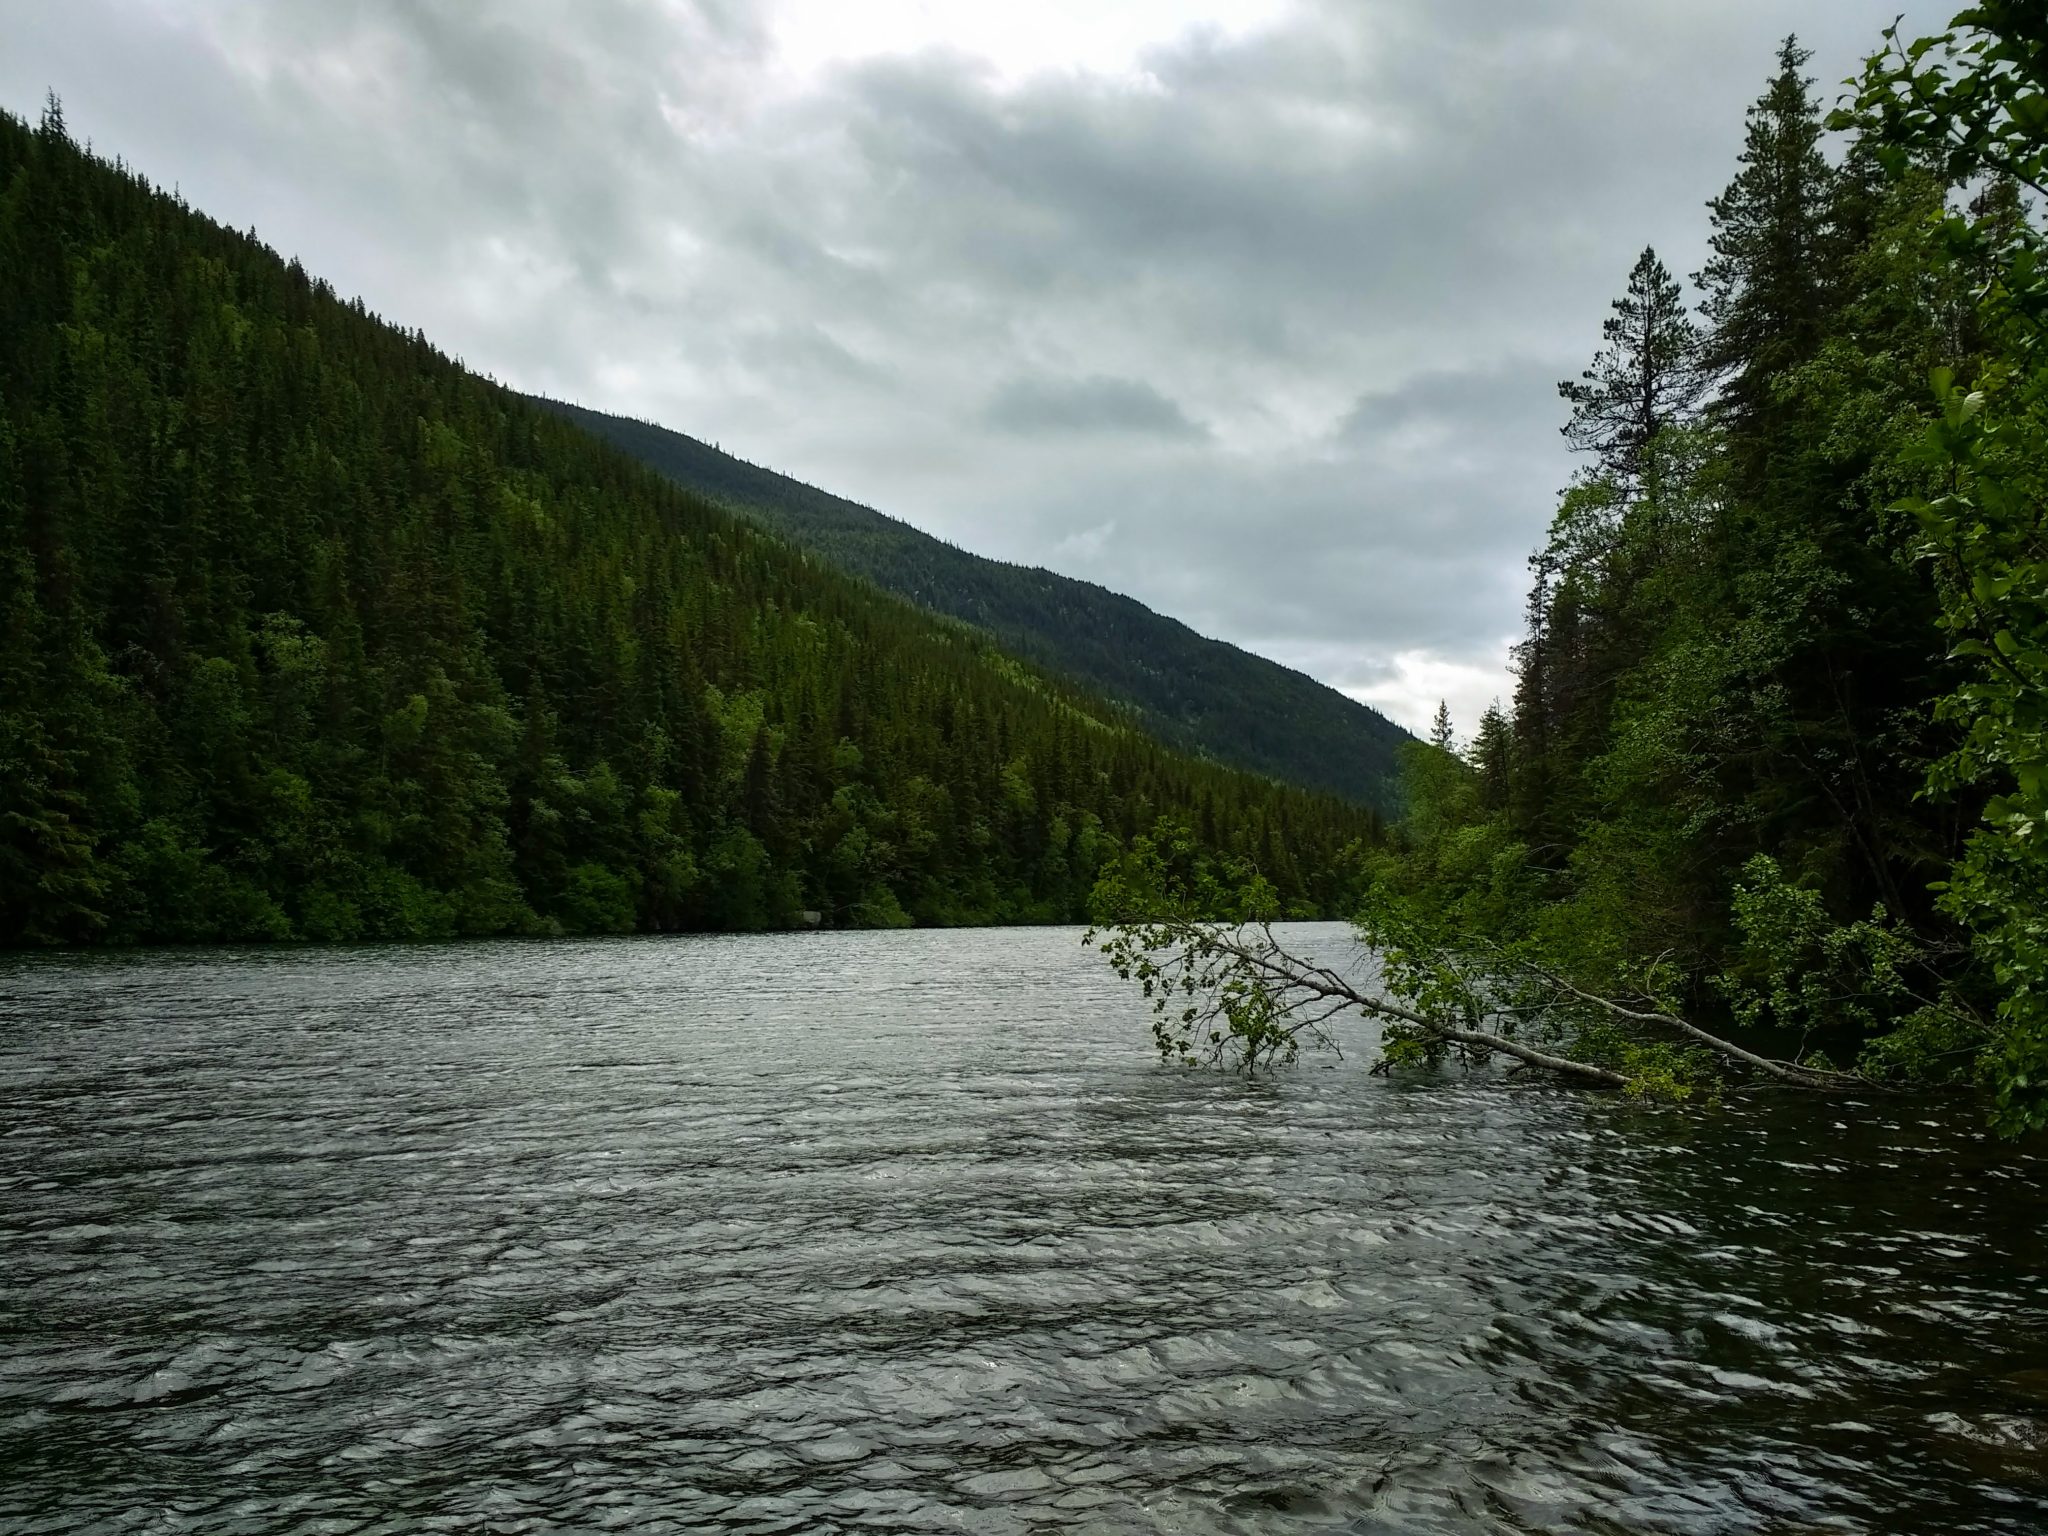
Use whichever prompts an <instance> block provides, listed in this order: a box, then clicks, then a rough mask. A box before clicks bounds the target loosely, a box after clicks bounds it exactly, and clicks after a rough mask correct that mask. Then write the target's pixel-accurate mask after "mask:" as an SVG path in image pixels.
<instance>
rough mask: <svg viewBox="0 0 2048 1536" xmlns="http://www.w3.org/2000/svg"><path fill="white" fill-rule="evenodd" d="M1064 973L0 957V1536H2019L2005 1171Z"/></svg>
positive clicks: (873, 951)
mask: <svg viewBox="0 0 2048 1536" xmlns="http://www.w3.org/2000/svg"><path fill="white" fill-rule="evenodd" d="M1077 939H1078V934H1077V933H1076V932H1075V931H1073V930H1055V931H1046V930H1039V931H1010V932H971V933H911V934H807V935H791V936H777V937H765V938H747V939H719V938H691V939H669V940H661V939H639V940H618V941H601V942H600V941H593V942H564V943H552V944H489V945H472V946H452V947H441V948H425V949H407V948H394V949H375V950H354V951H339V952H313V951H284V952H237V953H224V952H207V953H158V954H141V955H126V956H105V957H84V958H80V957H41V958H28V959H17V960H14V961H9V962H6V964H5V967H4V968H0V1094H4V1098H0V1104H4V1113H0V1258H4V1268H0V1531H6V1532H58V1531H64V1532H80V1531H97V1532H117V1531H118V1532H151V1533H158V1532H179V1531H193V1532H206V1533H209V1536H211V1533H225V1532H242V1531H247V1532H257V1531H262V1532H275V1531H284V1530H292V1531H308V1532H313V1531H335V1532H341V1531H349V1532H357V1531H364V1532H367V1531H391V1532H417V1531H437V1530H438V1531H460V1532H477V1531H493V1532H540V1531H613V1530H626V1531H634V1532H655V1531H674V1532H683V1531H689V1532H705V1531H732V1532H740V1531H749V1532H753V1531H759V1532H771V1531H776V1532H779V1531H788V1532H799V1531H802V1532H810V1531H883V1532H897V1531H925V1530H970V1531H976V1532H1010V1531H1017V1532H1021V1531H1042V1530H1076V1531H1084V1530H1085V1531H1103V1532H1112V1531H1203V1532H1208V1531H1261V1532H1269V1531H1270V1532H1279V1531H1286V1532H1311V1531H1314V1532H1321V1531H1369V1532H1403V1533H1414V1532H1509V1531H1584V1532H1602V1533H1622V1532H1627V1533H1644V1532H1687V1533H1717V1536H1718V1533H1724V1532H1786V1533H1791V1532H1795V1531H1797V1532H1805V1531H1840V1532H1871V1533H1891V1532H1901V1531H1936V1530H1939V1531H1945V1532H2014V1533H2018V1532H2036V1531H2040V1530H2043V1529H2048V1223H2044V1216H2048V1188H2044V1181H2043V1166H2044V1165H2043V1161H2042V1160H2041V1159H2040V1158H2039V1157H2036V1156H2027V1155H2017V1156H2016V1155H2014V1154H2013V1153H2012V1152H2010V1151H2009V1150H2008V1149H2003V1148H1999V1147H1996V1146H1994V1145H1992V1144H1989V1143H1987V1142H1985V1141H1984V1140H1983V1139H1982V1138H1981V1137H1979V1136H1978V1135H1977V1134H1976V1132H1975V1129H1974V1126H1972V1125H1971V1124H1969V1123H1968V1121H1967V1119H1966V1118H1961V1117H1958V1116H1955V1115H1951V1114H1949V1113H1948V1112H1947V1111H1942V1112H1939V1113H1936V1112H1932V1111H1929V1110H1928V1109H1927V1108H1926V1107H1925V1106H1906V1107H1902V1108H1896V1109H1894V1108H1893V1107H1891V1106H1880V1107H1863V1108H1846V1109H1841V1110H1839V1111H1837V1110H1834V1109H1832V1108H1828V1109H1823V1110H1821V1111H1820V1112H1819V1113H1815V1112H1814V1110H1813V1107H1812V1105H1811V1104H1810V1103H1807V1102H1786V1101H1768V1102H1752V1103H1746V1104H1741V1103H1739V1104H1737V1105H1735V1106H1733V1107H1731V1108H1730V1109H1728V1110H1726V1111H1724V1112H1723V1113H1720V1114H1716V1115H1687V1114H1680V1113H1677V1112H1672V1111H1660V1110H1654V1109H1645V1108H1641V1107H1637V1106H1632V1105H1630V1104H1628V1103H1626V1102H1624V1101H1622V1100H1620V1099H1617V1098H1614V1097H1599V1096H1587V1095H1584V1094H1580V1093H1577V1092H1574V1091H1569V1090H1560V1089H1555V1088H1550V1087H1545V1086H1542V1085H1536V1084H1529V1083H1510V1082H1505V1081H1503V1080H1501V1079H1499V1078H1496V1077H1491V1076H1487V1077H1467V1076H1463V1075H1461V1074H1459V1073H1457V1072H1456V1071H1451V1072H1448V1073H1447V1074H1446V1075H1444V1076H1442V1077H1440V1078H1437V1079H1433V1080H1416V1079H1408V1080H1400V1079H1397V1080H1393V1081H1388V1080H1386V1079H1379V1078H1373V1077H1370V1076H1368V1075H1367V1074H1366V1071H1365V1063H1364V1061H1362V1060H1360V1059H1359V1057H1360V1055H1361V1053H1358V1052H1353V1053H1352V1058H1351V1059H1349V1060H1347V1061H1344V1062H1342V1063H1329V1062H1320V1061H1319V1062H1311V1063H1309V1064H1306V1065H1304V1066H1303V1067H1302V1068H1300V1069H1298V1070H1296V1071H1293V1072H1290V1073H1283V1074H1282V1075H1280V1076H1279V1077H1278V1078H1276V1079H1274V1080H1271V1081H1263V1082H1245V1081H1243V1080H1240V1079H1235V1078H1229V1077H1222V1076H1217V1075H1214V1074H1211V1073H1207V1072H1200V1071H1195V1072H1189V1071H1180V1070H1170V1069H1165V1068H1161V1067H1159V1066H1157V1065H1155V1064H1154V1062H1153V1060H1152V1059H1151V1057H1150V1054H1149V1051H1148V1049H1147V1037H1146V1035H1145V1033H1144V1029H1143V1022H1142V1018H1141V1015H1140V1014H1139V1012H1138V1005H1137V1004H1136V1002H1135V1000H1134V999H1133V998H1132V997H1130V996H1128V995H1126V994H1125V992H1124V991H1123V990H1121V988H1120V987H1119V985H1118V984H1117V983H1116V982H1115V980H1114V979H1113V978H1111V977H1109V976H1108V975H1107V974H1106V972H1104V970H1103V969H1102V967H1101V963H1100V961H1099V960H1098V959H1096V958H1095V957H1094V956H1092V955H1090V954H1088V953H1087V952H1085V951H1083V950H1082V949H1081V948H1080V947H1079V945H1078V942H1077ZM1315 939H1316V943H1317V944H1318V945H1319V946H1320V947H1321V948H1322V949H1323V951H1324V952H1325V953H1326V954H1334V953H1335V952H1336V951H1337V950H1338V949H1339V948H1340V947H1342V943H1343V941H1342V935H1341V930H1338V929H1334V928H1332V929H1327V930H1322V931H1320V932H1318V933H1317V934H1316V935H1315Z"/></svg>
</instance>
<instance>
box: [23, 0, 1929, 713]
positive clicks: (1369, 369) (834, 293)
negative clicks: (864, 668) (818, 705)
mask: <svg viewBox="0 0 2048 1536" xmlns="http://www.w3.org/2000/svg"><path fill="white" fill-rule="evenodd" d="M1898 8H1899V6H1898V0H1802V3H1786V0H1776V3H1766V0H1715V3H1713V4H1711V5H1705V4H1699V3H1696V0H1547V3H1542V4H1537V3H1532V0H1438V3H1430V4H1422V3H1418V0H1187V3H1176V0H1128V3H1124V4H1118V3H1117V0H1043V3H1042V4H1039V5H1034V6H998V5H994V4H991V3H989V0H876V3H873V4H866V5H864V4H862V3H860V0H838V3H832V0H780V3H778V0H696V3H680V4H678V3H668V4H653V3H642V4H635V3H627V0H578V3H575V4H573V5H572V4H569V3H566V0H564V3H557V4H542V3H538V0H513V3H506V0H499V3H493V4H491V5H489V6H482V5H475V4H471V3H468V0H459V3H458V0H436V3H416V0H361V3H346V0H335V3H332V4H319V5H298V4H289V5H277V4H264V3H250V0H64V3H61V4H33V3H30V4H20V5H15V6H11V7H9V11H8V15H7V17H6V20H5V22H4V25H0V105H5V106H6V107H8V108H9V109H10V110H12V111H15V112H17V113H21V114H32V113H33V112H34V111H35V110H36V108H37V107H38V106H39V104H40V102H41V99H42V95H43V92H44V90H45V89H46V88H48V89H55V90H56V91H58V92H59V93H60V94H61V95H62V96H63V98H64V101H65V108H66V115H67V117H68V118H69V121H70V124H71V127H72V131H73V132H74V133H76V134H78V135H79V136H81V137H89V138H91V139H92V140H93V141H94V143H95V144H96V145H97V146H98V147H99V148H100V149H102V150H103V151H106V152H109V153H117V154H119V155H121V156H122V157H124V158H125V159H127V160H128V161H129V162H130V163H131V164H133V165H134V166H136V167H137V168H138V169H140V170H142V171H143V172H145V173H146V174H148V175H150V176H151V177H153V178H154V179H156V180H158V181H159V182H161V183H163V184H166V185H172V184H175V185H177V186H178V187H180V189H181V190H182V191H183V192H184V194H185V196H186V197H187V198H188V199H189V200H190V201H191V202H193V203H194V204H195V205H197V206H199V207H201V208H203V209H205V210H206V211H208V212H210V213H213V214H214V215H216V216H218V217H220V218H222V219H224V220H226V221H228V222H231V223H233V224H236V225H238V226H242V227H248V226H252V225H253V226H254V227H255V228H256V230H257V232H258V233H259V234H260V235H262V236H263V237H264V238H265V239H266V240H268V241H269V242H270V243H272V244H273V245H276V246H277V247H279V248H280V249H282V250H284V251H286V252H288V253H290V254H295V255H297V256H299V257H300V258H301V259H303V260H304V262H305V263H306V265H307V266H308V267H309V268H311V269H312V270H314V271H316V272H318V273H321V274H323V275H325V276H327V277H328V278H330V279H331V280H333V281H334V282H335V284H336V285H337V286H338V287H339V288H340V289H342V291H343V292H345V293H360V294H362V295H363V296H364V298H365V299H366V300H367V302H368V303H369V304H370V305H371V307H372V308H374V309H375V310H377V311H378V312H379V313H381V314H383V315H385V316H386V317H388V318H390V319H392V320H394V321H396V322H398V323H400V324H403V325H406V326H408V327H410V326H419V327H421V328H423V329H425V330H426V331H427V333H428V334H429V335H430V336H431V337H432V338H433V339H434V340H436V341H437V342H439V343H440V344H441V345H443V346H444V347H446V348H447V349H449V350H450V351H452V352H454V353H456V354H457V355H459V356H461V357H463V358H464V359H465V360H466V361H468V362H469V363H470V364H471V365H472V366H474V367H477V368H479V369H482V370H484V371H486V372H489V373H491V374H493V375H495V376H496V377H498V378H500V379H503V380H505V381H507V382H509V383H512V384H515V385H518V386H520V387H522V388H526V389H531V390H537V391H543V392H546V393H550V394H555V395H559V396H562V397H564V398H568V399H572V400H577V401H581V402H582V403H584V404H586V405H593V406H598V407H601V408H605V409H610V410H617V411H623V412H628V413H630V414H632V415H635V416H641V417H649V418H652V419H654V420H657V421H660V422H662V423H664V424H666V425H669V426H672V427H675V428H677V429H679V430H682V431H685V432H689V433H691V434H693V435H695V436H698V437H702V438H706V439H709V440H713V441H717V442H719V443H722V444H723V445H724V446H725V447H727V448H728V449H731V450H733V451H735V452H738V453H740V454H742V455H744V456H745V457H747V458H749V459H752V460H754V461H755V462H757V463H765V464H769V465H772V466H774V467H775V468H778V469H782V470H785V471H787V472H789V473H791V474H795V475H797V476H799V477H801V478H802V479H805V480H808V481H811V482H812V483H814V484H818V485H822V486H825V487H827V488H828V489H832V490H836V491H839V492H841V493H843V494H846V495H849V496H852V497H855V498H856V499H859V500H862V501H865V502H868V503H870V504H872V505H874V506H876V507H879V508H880V509H882V510H883V511H886V512H889V513H892V514H894V515H896V516H899V517H903V518H906V519H908V520H909V521H910V522H912V523H915V524H917V525H918V526H920V527H922V528H926V529H928V530H930V531H932V532H934V533H937V534H940V535H942V536H943V537H945V538H948V539H951V540H952V541H954V542H955V543H958V544H961V545H963V546H965V547H967V548H969V549H973V550H976V551H979V552H982V553H985V554H990V555H995V556H999V557H1001V558H1004V559H1010V560H1020V561H1026V562H1030V563H1033V564H1042V565H1048V566H1051V567H1053V568H1054V569H1056V570H1060V571H1064V572H1066V573H1068V574H1070V575H1074V576H1081V577H1086V578H1088V579H1091V580H1095V581H1099V582H1102V583H1104V584H1105V585H1108V586H1112V587H1116V588H1119V589H1121V590H1124V591H1127V592H1130V593H1131V594H1132V595H1134V596H1136V597H1138V598H1139V599H1141V600H1142V601H1144V602H1147V603H1149V604H1151V605H1152V606H1154V607H1156V608H1159V609H1161V610H1163V611H1165V612H1168V613H1171V614H1173V615H1175V616H1176V617H1179V618H1181V619H1184V620H1186V621H1187V622H1188V623H1190V624H1192V625H1193V626H1194V627H1195V628H1197V629H1199V630H1202V631H1204V632H1206V633H1209V634H1214V635H1218V636H1220V637H1222V638H1224V639H1227V640H1231V641H1234V642H1236V643H1238V644H1240V645H1244V646H1247V647H1249V648H1251V649H1253V650H1257V651H1260V652H1262V653H1264V654H1266V655H1269V656H1272V657H1275V658H1276V659H1278V660H1281V661H1284V662H1287V663H1289V664H1291V665H1295V666H1299V667H1301V668H1302V669H1303V670H1305V671H1308V672H1311V673H1313V674H1314V675H1316V676H1318V677H1321V678H1323V679H1324V680H1326V681H1328V682H1330V683H1332V684H1335V685H1336V686H1338V687H1342V688H1345V689H1347V690H1348V691H1351V692H1353V693H1354V694H1356V695H1358V696H1360V697H1363V698H1367V699H1369V700H1371V701H1373V702H1375V703H1376V704H1378V705H1379V706H1380V707H1381V708H1383V709H1385V710H1387V711H1388V712H1389V713H1390V714H1392V715H1393V716H1394V717H1395V718H1397V719H1399V720H1402V721H1403V722H1404V723H1406V724H1409V725H1411V726H1419V725H1421V724H1422V723H1423V722H1424V720H1425V719H1426V717H1427V715H1428V713H1429V712H1430V710H1431V709H1433V708H1434V705H1435V702H1436V699H1437V698H1438V696H1439V695H1447V696H1448V697H1449V698H1450V700H1451V703H1452V707H1453V709H1454V711H1455V712H1456V713H1457V714H1458V716H1459V718H1460V722H1461V724H1462V725H1464V726H1466V727H1468V728H1469V725H1470V723H1471V721H1472V719H1473V717H1474V714H1475V713H1476V711H1477V709H1478V708H1480V707H1481V706H1482V705H1483V704H1484V703H1485V701H1486V700H1487V699H1489V698H1491V697H1492V696H1494V695H1495V694H1496V693H1503V692H1505V690H1506V687H1507V684H1506V679H1505V664H1506V652H1507V646H1508V644H1509V643H1510V642H1511V640H1512V638H1513V636H1514V633H1515V630H1516V627H1517V625H1518V624H1519V621H1520V613H1521V603H1522V595H1523V589H1524V574H1525V572H1524V565H1523V561H1524V558H1525V556H1526V554H1527V552H1528V551H1529V549H1530V548H1531V547H1532V546H1533V545H1534V544H1535V543H1536V542H1537V541H1538V539H1539V538H1540V537H1541V534H1542V531H1543V528H1544V525H1545V523H1546V521H1547V519H1548V515H1549V511H1550V507H1551V505H1552V503H1553V501H1554V496H1555V492H1556V490H1557V489H1558V487H1559V486H1561V485H1563V484H1564V483H1565V481H1566V480H1567V479H1568V478H1569V476H1570V474H1571V472H1572V465H1571V462H1570V460H1569V456H1568V455H1567V454H1566V453H1565V451H1564V449H1563V446H1562V443H1561V441H1560V439H1559V437H1558V433H1557V428H1558V426H1559V424H1560V423H1561V421H1562V411H1561V409H1560V403H1559V401H1558V400H1557V398H1556V394H1555V384H1556V381H1557V380H1558V379H1560V378H1563V377H1566V376H1569V375H1573V374H1576V372H1577V371H1578V369H1579V368H1580V367H1582V366H1583V365H1584V363H1585V360H1586V358H1587V356H1588V355H1589V354H1590V353H1591V351H1592V349H1593V346H1594V344H1595V343H1596V341H1597V339H1598V334H1599V326H1600V321H1601V318H1602V317H1603V315H1604V314H1605V312H1606V306H1607V303H1608V301H1609V300H1610V299H1611V298H1613V297H1614V295H1615V294H1616V293H1617V292H1618V291H1619V289H1620V288H1621V286H1622V283H1623V281H1624V278H1625V276H1626V274H1627V271H1628V269H1629V267H1630V265H1631V264H1632V262H1633V261H1634V258H1635V256H1636V253H1637V252H1638V251H1640V250H1641V248H1642V247H1643V246H1644V245H1645V244H1655V245H1656V246H1657V247H1658V249H1659V251H1660V252H1662V253H1663V254H1664V255H1665V257H1666V260H1667V262H1668V264H1669V265H1670V266H1671V267H1672V268H1673V270H1674V271H1678V272H1681V273H1682V272H1689V271H1691V270H1693V269H1694V268H1695V267H1696V266H1698V264H1699V261H1700V258H1701V255H1702V250H1703V244H1704V238H1705V213H1704V209H1703V207H1702V205H1703V203H1704V202H1705V200H1706V199H1707V198H1708V197H1709V196H1711V195H1712V194H1713V193H1715V192H1716V191H1718V190H1719V189H1720V188H1721V186H1722V185H1723V184H1724V183H1725V182H1726V181H1727V180H1728V178H1729V176H1730V174H1731V173H1732V170H1733V167H1734V163H1735V156H1736V153H1737V150H1738V148H1739V145H1740V141H1741V133H1742V114H1743V109H1744V107H1745V106H1746V105H1747V104H1748V103H1749V102H1750V101H1751V100H1752V99H1753V98H1754V97H1755V96H1756V94H1757V92H1758V91H1759V90H1760V88H1761V86H1762V84H1763V81H1764V79H1765V77H1766V75H1767V74H1768V73H1769V72H1770V69H1771V66H1772V59H1773V53H1774V50H1775V47H1776V44H1777V41H1778V39H1779V37H1780V36H1781V35H1782V34H1783V33H1784V32H1786V31H1787V30H1795V29H1796V30H1797V31H1798V32H1799V33H1800V34H1801V36H1802V38H1803V39H1804V40H1805V41H1806V42H1807V43H1808V44H1809V46H1811V47H1812V48H1813V49H1814V50H1815V58H1814V62H1813V65H1812V66H1811V67H1812V70H1813V72H1814V73H1815V74H1816V75H1818V76H1819V77H1820V78H1821V80H1822V81H1823V82H1829V83H1831V82H1834V81H1837V80H1839V79H1840V78H1841V77H1843V76H1844V75H1846V74H1848V73H1850V72H1851V71H1852V70H1853V69H1854V68H1855V66H1856V62H1857V59H1858V58H1859V56H1860V54H1861V53H1863V52H1865V51H1867V50H1868V48H1869V47H1871V46H1872V45H1873V44H1874V43H1875V40H1876V38H1877V35H1878V32H1879V30H1880V29H1881V28H1882V27H1883V26H1884V24H1885V23H1886V22H1888V21H1889V20H1890V19H1891V17H1892V15H1893V14H1894V13H1895V12H1896V10H1897V9H1898ZM1942 14H1943V13H1942V12H1941V11H1940V10H1939V9H1938V8H1935V7H1929V6H1926V5H1922V6H1919V7H1916V8H1910V9H1909V10H1908V24H1909V26H1911V25H1912V24H1914V23H1920V24H1922V26H1923V29H1925V27H1926V25H1927V24H1931V23H1933V22H1935V21H1938V20H1939V19H1941V15H1942ZM1829 94H1830V95H1832V87H1831V86H1830V91H1829Z"/></svg>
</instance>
